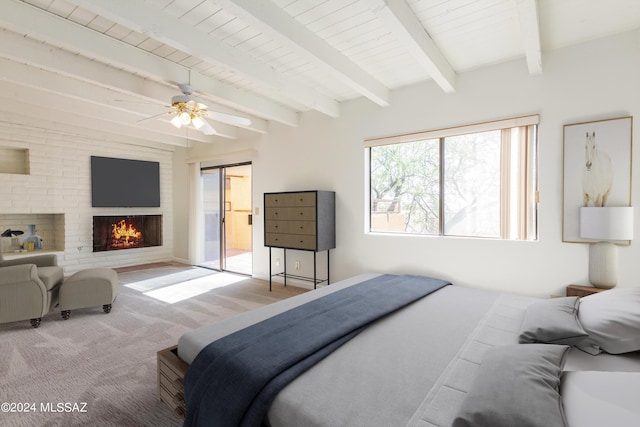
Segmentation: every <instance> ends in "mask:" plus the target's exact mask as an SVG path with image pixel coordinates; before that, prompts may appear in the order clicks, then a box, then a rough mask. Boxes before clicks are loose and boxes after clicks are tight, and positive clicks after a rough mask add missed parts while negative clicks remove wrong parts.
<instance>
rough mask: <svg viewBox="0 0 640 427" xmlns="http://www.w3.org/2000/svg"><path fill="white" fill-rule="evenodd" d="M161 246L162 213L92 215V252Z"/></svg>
mask: <svg viewBox="0 0 640 427" xmlns="http://www.w3.org/2000/svg"><path fill="white" fill-rule="evenodd" d="M151 246H162V215H127V216H94V217H93V252H102V251H115V250H122V249H134V248H147V247H151Z"/></svg>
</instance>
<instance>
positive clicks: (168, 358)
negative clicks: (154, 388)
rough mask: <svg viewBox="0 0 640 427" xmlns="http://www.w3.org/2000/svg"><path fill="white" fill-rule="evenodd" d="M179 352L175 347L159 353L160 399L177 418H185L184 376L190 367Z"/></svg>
mask: <svg viewBox="0 0 640 427" xmlns="http://www.w3.org/2000/svg"><path fill="white" fill-rule="evenodd" d="M177 350H178V346H176V345H174V346H172V347H168V348H165V349H164V350H160V351H159V352H158V397H159V398H160V401H162V402H164V403H165V404H166V405H167V406H168V407H169V408H170V409H171V411H172V412H173V413H174V415H175V416H176V417H178V418H184V415H185V414H186V413H187V406H186V404H185V403H184V376H185V374H186V372H187V368H188V367H189V365H187V364H186V363H185V362H184V361H183V360H182V359H180V358H179V357H178V353H177Z"/></svg>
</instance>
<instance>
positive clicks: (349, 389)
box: [158, 273, 640, 427]
mask: <svg viewBox="0 0 640 427" xmlns="http://www.w3.org/2000/svg"><path fill="white" fill-rule="evenodd" d="M378 276H379V275H378V274H373V273H370V274H362V275H359V276H356V277H353V278H351V279H348V280H344V281H341V282H338V283H336V284H333V285H331V286H329V287H324V288H321V289H318V290H316V291H313V292H308V293H305V294H302V295H298V296H296V297H293V298H290V299H287V300H284V301H280V302H278V303H274V304H271V305H269V306H265V307H262V308H260V309H258V310H253V311H250V312H246V313H243V314H241V315H239V316H236V317H234V318H231V319H226V320H224V321H221V322H218V323H215V324H211V325H206V326H203V327H201V328H198V329H196V330H194V331H191V332H189V333H187V334H185V335H183V336H182V337H180V339H179V342H178V345H177V347H173V348H170V349H165V350H163V351H161V352H159V353H158V390H159V394H160V398H161V400H163V401H164V402H166V403H168V404H169V405H170V406H172V407H173V408H174V409H175V410H176V413H177V414H178V415H184V410H185V406H184V403H183V401H182V400H183V399H184V391H183V390H182V381H183V377H184V375H185V372H186V371H187V370H188V368H189V365H191V364H192V363H193V362H194V360H196V358H197V357H198V354H199V353H200V352H201V350H202V349H203V348H205V347H206V346H208V345H209V344H210V343H211V342H215V341H217V340H220V339H222V338H224V337H228V336H230V335H231V334H234V333H236V332H237V331H240V330H244V329H245V328H248V327H250V326H251V325H255V324H258V323H259V322H261V321H263V320H265V319H269V318H273V317H275V316H277V315H279V314H281V313H284V312H286V311H289V310H292V309H294V308H296V307H299V306H301V305H303V304H305V303H308V302H310V301H313V300H317V299H319V298H323V297H325V296H327V295H329V294H333V293H338V292H341V291H342V290H344V289H347V288H350V287H352V286H356V285H359V284H362V283H364V282H367V281H370V280H374V279H375V278H377V277H378ZM639 290H640V288H630V289H619V290H616V291H615V292H613V291H607V292H603V293H600V294H598V295H601V296H603V297H600V298H599V299H598V298H596V299H593V297H587V298H584V299H583V300H582V301H583V302H582V304H581V305H580V304H579V302H580V300H578V299H577V298H560V299H557V301H554V300H551V299H549V300H540V299H536V298H532V297H525V296H518V295H511V294H504V293H497V292H491V291H487V290H480V289H474V288H466V287H461V286H455V285H452V286H444V287H442V288H441V289H439V290H437V291H435V292H433V293H431V294H430V295H428V296H426V297H424V298H421V299H418V300H417V301H415V302H413V303H412V304H410V305H408V306H406V307H404V308H402V309H401V310H398V311H396V312H394V313H392V314H389V315H386V316H384V317H383V318H382V319H380V320H378V321H376V322H374V323H373V324H371V325H369V326H368V327H367V328H365V329H364V330H363V331H361V332H360V333H358V334H357V335H355V337H353V338H352V339H350V340H349V341H347V342H346V343H344V344H343V345H341V346H339V347H338V348H337V349H336V350H335V351H333V352H332V353H331V354H330V355H329V356H327V357H326V358H324V359H322V360H321V361H319V362H318V363H317V364H315V365H314V366H313V367H311V368H310V369H308V370H307V371H305V372H304V373H302V374H301V375H300V376H299V377H297V378H295V379H294V380H293V381H291V382H290V383H289V384H288V385H287V386H286V387H284V389H282V390H281V391H280V392H279V393H278V394H277V396H276V397H275V400H273V402H272V403H271V404H270V406H269V408H268V411H267V412H266V415H265V417H264V420H263V422H264V424H265V425H269V426H273V427H276V426H300V425H304V426H419V427H434V426H451V425H455V426H456V427H457V426H461V427H463V426H465V425H474V426H482V425H492V426H494V427H496V426H498V425H500V422H504V424H503V425H509V424H510V423H511V425H514V424H513V423H514V422H517V423H518V424H519V425H527V424H523V422H525V421H526V420H523V419H522V418H513V417H525V418H526V417H527V416H529V417H533V418H535V419H536V421H535V422H534V423H533V424H531V425H545V426H551V425H560V426H565V425H569V426H580V427H584V426H589V425H602V424H598V423H597V422H595V420H600V421H602V419H603V418H602V417H606V418H607V419H608V420H609V421H611V420H615V419H616V418H615V417H617V418H618V419H619V420H621V421H624V422H625V423H626V424H618V425H629V421H634V422H635V423H636V424H637V425H640V412H639V411H638V409H636V408H634V406H635V405H634V404H633V402H631V400H632V399H630V398H627V397H625V396H631V395H632V392H631V391H632V390H635V392H634V393H635V395H637V391H639V390H640V354H639V353H638V351H637V350H640V334H638V329H637V327H638V324H639V323H637V322H638V317H639V316H640V309H638V307H640V292H639ZM620 291H622V295H621V296H618V295H617V294H619V293H620ZM609 293H610V294H611V298H609V296H608V295H607V294H609ZM619 300H621V301H623V303H622V304H623V305H625V306H624V307H621V306H620V301H619ZM592 301H594V302H592ZM603 301H604V302H603ZM611 305H614V306H615V307H617V308H616V309H615V310H610V311H612V312H613V316H619V312H623V313H625V314H624V316H626V317H624V316H623V317H624V321H625V322H627V323H629V325H627V327H623V328H622V331H618V330H616V331H615V333H612V332H611V330H610V329H611V326H610V324H609V323H607V322H605V323H606V324H605V326H602V325H599V324H598V319H597V317H598V316H591V315H589V313H590V312H606V313H607V314H609V312H607V307H609V306H611ZM603 307H604V309H603ZM580 308H584V311H585V313H586V314H584V319H582V318H581V317H580V316H579V314H582V312H581V311H580ZM634 309H635V311H634ZM627 312H631V313H627ZM592 317H596V319H595V320H594V319H592ZM581 321H584V323H585V324H586V325H588V326H589V328H591V329H592V330H589V332H587V331H586V330H587V329H588V328H587V327H586V326H585V328H582V325H581ZM565 323H566V325H567V326H566V328H565V327H564V324H565ZM541 324H542V325H543V326H540V325H541ZM544 324H547V325H546V326H545V325H544ZM523 328H525V329H526V330H524V331H523ZM607 328H609V329H607ZM576 329H577V331H576ZM616 329H620V328H619V327H617V326H616ZM591 332H593V333H591ZM598 334H600V335H604V338H602V337H600V336H599V335H598ZM616 334H617V335H616ZM625 334H627V335H629V334H630V335H631V337H630V338H628V339H627V338H626V337H624V338H625V339H621V338H620V336H621V335H622V336H624V335H625ZM599 338H602V340H604V342H606V346H608V345H609V344H611V346H612V347H611V349H610V350H611V352H615V353H618V354H616V355H612V354H608V353H601V354H598V355H590V354H587V353H585V352H584V351H582V350H579V349H577V348H575V347H574V346H575V345H576V344H578V343H582V344H583V349H587V350H591V352H592V353H600V352H601V351H602V345H601V344H602V343H601V342H598V341H597V339H599ZM594 339H595V340H596V341H594ZM585 340H586V341H585ZM621 341H622V342H623V343H622V344H620V342H621ZM521 342H526V343H530V344H526V345H523V344H520V343H521ZM540 342H542V343H543V344H540ZM606 346H605V347H606ZM630 348H635V350H629V349H630ZM540 364H542V366H538V365H540ZM523 366H524V367H526V369H525V370H524V371H523V372H520V371H518V370H519V369H521V368H522V367H523ZM509 369H511V370H512V371H511V372H509V371H508V370H509ZM531 372H535V374H532V373H531ZM539 372H543V374H539ZM540 375H548V376H549V377H550V379H549V380H548V381H547V383H548V384H545V387H546V389H544V387H543V389H542V390H539V389H540V387H539V386H538V385H539V383H540ZM515 378H517V380H516V379H515ZM529 382H530V383H531V384H533V385H531V384H528V383H529ZM536 384H538V385H536ZM612 389H614V390H616V391H617V393H613V394H612V393H610V392H605V391H610V390H612ZM519 393H521V394H523V395H522V396H518V394H519ZM531 393H533V395H531ZM536 393H537V395H536ZM487 396H491V398H490V399H487ZM612 396H616V400H615V401H612ZM514 399H516V400H518V399H519V400H520V401H519V402H516V403H514ZM585 402H589V403H588V409H590V410H591V412H594V413H596V414H600V416H598V417H596V416H595V415H593V416H591V415H589V416H585V415H586V414H587V413H588V412H589V411H587V410H586V409H587V408H586V407H585V405H586V403H585ZM594 402H599V403H600V404H601V405H600V406H602V408H604V409H600V408H599V406H598V405H597V404H596V403H594ZM539 405H540V406H539ZM544 405H551V406H552V407H555V408H552V409H553V410H549V411H547V410H546V409H544V408H545V406H544ZM541 413H545V414H547V415H548V416H549V417H550V418H552V419H551V420H549V421H547V420H544V418H540V414H541ZM496 417H497V418H496ZM501 417H503V418H504V417H506V419H504V420H502V421H497V419H500V418H501ZM612 417H614V418H612ZM514 420H516V421H514ZM587 422H591V424H585V423H587ZM536 423H537V424H536ZM196 424H197V423H194V424H193V425H196ZM609 425H615V422H614V423H610V424H609Z"/></svg>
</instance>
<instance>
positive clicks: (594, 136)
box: [562, 117, 633, 243]
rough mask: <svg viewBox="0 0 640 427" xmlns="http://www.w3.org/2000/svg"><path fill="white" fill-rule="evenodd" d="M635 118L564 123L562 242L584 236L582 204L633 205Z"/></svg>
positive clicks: (583, 205) (582, 240)
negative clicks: (581, 227)
mask: <svg viewBox="0 0 640 427" xmlns="http://www.w3.org/2000/svg"><path fill="white" fill-rule="evenodd" d="M632 124H633V118H632V117H620V118H615V119H608V120H600V121H594V122H585V123H574V124H569V125H565V126H564V153H563V155H564V165H563V166H564V167H563V181H564V182H563V199H562V241H563V242H574V243H589V241H588V240H587V238H585V237H582V236H581V235H580V227H579V212H578V211H579V208H580V207H608V206H630V205H631V132H632Z"/></svg>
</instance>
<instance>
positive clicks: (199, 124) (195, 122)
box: [191, 116, 204, 129]
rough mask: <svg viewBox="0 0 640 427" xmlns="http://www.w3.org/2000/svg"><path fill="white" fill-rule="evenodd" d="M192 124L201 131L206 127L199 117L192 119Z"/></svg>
mask: <svg viewBox="0 0 640 427" xmlns="http://www.w3.org/2000/svg"><path fill="white" fill-rule="evenodd" d="M191 123H193V126H195V128H196V129H200V128H202V126H204V120H202V119H201V118H200V117H198V116H194V117H193V118H192V119H191Z"/></svg>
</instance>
